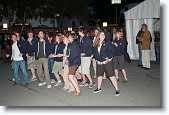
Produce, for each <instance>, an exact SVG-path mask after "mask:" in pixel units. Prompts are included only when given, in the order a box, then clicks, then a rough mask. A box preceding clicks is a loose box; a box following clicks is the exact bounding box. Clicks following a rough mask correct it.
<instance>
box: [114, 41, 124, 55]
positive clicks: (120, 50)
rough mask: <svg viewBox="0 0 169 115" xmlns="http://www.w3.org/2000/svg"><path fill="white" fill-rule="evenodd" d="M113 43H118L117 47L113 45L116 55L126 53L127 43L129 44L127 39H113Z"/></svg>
mask: <svg viewBox="0 0 169 115" xmlns="http://www.w3.org/2000/svg"><path fill="white" fill-rule="evenodd" d="M113 43H117V45H118V47H116V46H115V45H113V47H114V51H115V53H114V55H115V56H121V55H124V53H125V49H126V45H127V44H126V41H125V40H117V39H115V40H114V41H113Z"/></svg>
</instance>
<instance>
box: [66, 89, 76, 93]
mask: <svg viewBox="0 0 169 115" xmlns="http://www.w3.org/2000/svg"><path fill="white" fill-rule="evenodd" d="M74 91H75V90H70V89H69V90H68V91H67V92H68V93H72V92H74Z"/></svg>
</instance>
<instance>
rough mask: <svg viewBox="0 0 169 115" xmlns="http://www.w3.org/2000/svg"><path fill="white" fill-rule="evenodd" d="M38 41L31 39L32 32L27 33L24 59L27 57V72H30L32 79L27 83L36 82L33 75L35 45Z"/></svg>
mask: <svg viewBox="0 0 169 115" xmlns="http://www.w3.org/2000/svg"><path fill="white" fill-rule="evenodd" d="M37 41H38V40H37V39H36V38H33V31H32V30H30V31H28V40H26V49H27V51H26V57H27V68H28V70H31V73H32V77H31V78H30V80H29V82H31V81H36V80H37V79H36V75H35V69H36V66H35V62H36V61H35V51H36V50H35V49H36V48H35V43H36V42H37Z"/></svg>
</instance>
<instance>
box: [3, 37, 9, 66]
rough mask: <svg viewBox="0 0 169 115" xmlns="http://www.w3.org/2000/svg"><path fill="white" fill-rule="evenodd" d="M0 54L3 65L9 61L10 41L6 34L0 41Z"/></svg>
mask: <svg viewBox="0 0 169 115" xmlns="http://www.w3.org/2000/svg"><path fill="white" fill-rule="evenodd" d="M1 45H2V46H1V53H2V58H3V61H4V63H6V62H7V61H10V59H9V58H8V57H9V54H10V47H11V40H10V38H9V36H8V34H5V35H4V38H3V39H2V41H1Z"/></svg>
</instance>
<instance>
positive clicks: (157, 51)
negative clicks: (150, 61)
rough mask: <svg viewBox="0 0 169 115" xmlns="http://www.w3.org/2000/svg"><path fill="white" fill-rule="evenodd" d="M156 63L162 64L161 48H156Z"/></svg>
mask: <svg viewBox="0 0 169 115" xmlns="http://www.w3.org/2000/svg"><path fill="white" fill-rule="evenodd" d="M155 54H156V62H157V63H160V46H155Z"/></svg>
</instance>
